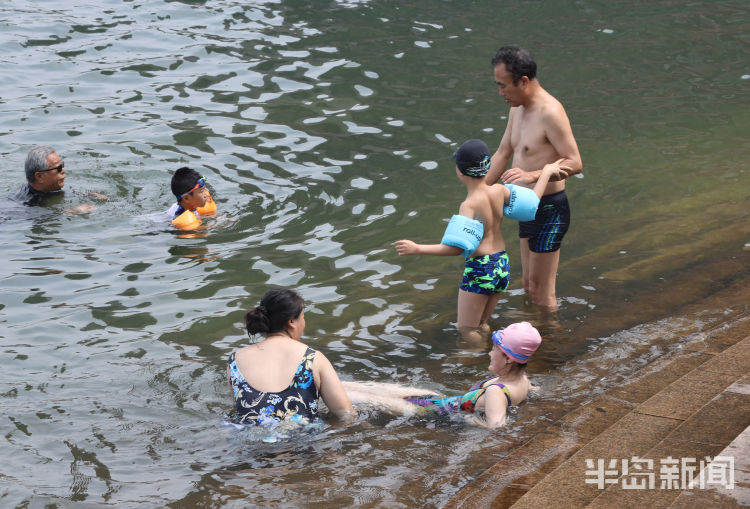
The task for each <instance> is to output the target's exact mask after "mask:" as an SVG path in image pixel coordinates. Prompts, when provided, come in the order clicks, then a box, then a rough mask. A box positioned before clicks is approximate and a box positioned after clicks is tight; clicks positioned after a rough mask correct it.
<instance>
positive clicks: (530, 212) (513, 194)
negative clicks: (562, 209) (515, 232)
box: [503, 184, 539, 221]
mask: <svg viewBox="0 0 750 509" xmlns="http://www.w3.org/2000/svg"><path fill="white" fill-rule="evenodd" d="M506 187H507V188H508V190H509V191H510V198H508V204H507V205H505V206H504V207H503V216H505V217H507V218H510V219H515V220H516V221H533V220H534V218H535V217H536V209H537V208H539V197H538V196H537V195H536V193H535V192H534V191H532V190H531V189H529V188H528V187H522V186H515V185H513V184H507V185H506Z"/></svg>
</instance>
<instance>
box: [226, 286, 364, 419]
mask: <svg viewBox="0 0 750 509" xmlns="http://www.w3.org/2000/svg"><path fill="white" fill-rule="evenodd" d="M304 306H305V302H304V300H302V297H300V296H299V294H297V293H296V292H295V291H293V290H288V289H273V290H269V291H268V292H266V294H265V295H264V296H263V298H262V299H261V301H260V304H259V305H258V306H257V307H255V308H253V309H251V310H250V311H248V312H247V314H246V315H245V326H246V328H247V332H248V334H249V335H251V336H252V335H254V334H265V335H266V339H265V340H264V341H262V342H260V343H256V344H252V345H250V346H246V347H244V348H241V349H239V350H237V351H235V352H233V353H232V354H231V355H230V356H229V359H228V361H227V364H228V365H227V376H228V377H229V384H230V386H231V387H232V391H233V392H234V402H235V412H236V414H235V422H237V423H240V424H259V425H269V424H271V425H272V424H275V423H279V422H281V421H283V420H285V419H291V420H294V421H297V422H301V423H307V422H310V421H312V420H314V419H316V418H317V416H318V396H321V397H322V398H323V401H324V402H325V404H326V406H327V407H328V409H329V410H330V411H331V412H332V413H333V414H334V415H335V416H336V417H339V418H342V419H343V418H347V417H349V416H353V415H354V410H353V409H352V405H351V403H350V402H349V398H348V397H347V395H346V392H345V391H344V388H343V386H342V385H341V381H340V380H339V377H338V375H337V374H336V371H335V370H334V369H333V366H332V365H331V363H330V361H329V360H328V359H327V358H326V356H325V355H323V354H322V353H321V352H318V351H315V350H313V349H312V348H310V347H308V346H307V345H305V344H304V343H302V342H301V341H300V338H301V337H302V333H303V332H304V330H305V311H304Z"/></svg>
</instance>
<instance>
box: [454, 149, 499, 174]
mask: <svg viewBox="0 0 750 509" xmlns="http://www.w3.org/2000/svg"><path fill="white" fill-rule="evenodd" d="M453 159H455V160H456V168H458V171H460V172H461V173H463V174H464V175H466V176H467V177H477V178H482V177H484V176H485V175H486V174H487V171H488V170H489V169H490V149H489V148H488V147H487V144H486V143H485V142H483V141H482V140H469V141H466V142H464V143H463V145H461V146H460V147H459V148H458V150H456V152H455V153H454V154H453Z"/></svg>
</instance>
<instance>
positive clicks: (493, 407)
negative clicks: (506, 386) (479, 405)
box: [474, 385, 508, 428]
mask: <svg viewBox="0 0 750 509" xmlns="http://www.w3.org/2000/svg"><path fill="white" fill-rule="evenodd" d="M507 415H508V400H507V399H506V398H505V393H504V392H503V390H502V389H501V388H500V387H498V386H497V385H490V386H489V387H487V390H486V391H484V417H485V420H484V421H482V420H481V419H478V418H477V417H474V419H475V421H474V422H475V423H476V424H478V425H480V426H484V427H486V428H498V427H500V426H502V425H503V424H505V418H506V417H507Z"/></svg>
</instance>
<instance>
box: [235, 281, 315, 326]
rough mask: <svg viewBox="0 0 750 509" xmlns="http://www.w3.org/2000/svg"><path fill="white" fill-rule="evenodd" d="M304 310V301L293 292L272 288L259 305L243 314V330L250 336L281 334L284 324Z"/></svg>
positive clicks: (286, 289)
mask: <svg viewBox="0 0 750 509" xmlns="http://www.w3.org/2000/svg"><path fill="white" fill-rule="evenodd" d="M304 308H305V301H304V300H303V299H302V297H300V295H299V294H298V293H297V292H295V291H294V290H289V289H288V288H274V289H272V290H268V291H267V292H266V294H265V295H264V296H263V298H262V299H260V304H258V305H257V306H256V307H254V308H253V309H251V310H250V311H248V312H247V313H245V328H247V333H248V334H250V335H253V334H258V333H266V334H273V333H274V332H281V331H283V330H284V327H286V323H287V322H288V321H289V320H291V319H292V318H297V317H298V316H299V315H300V313H302V310H303V309H304Z"/></svg>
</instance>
